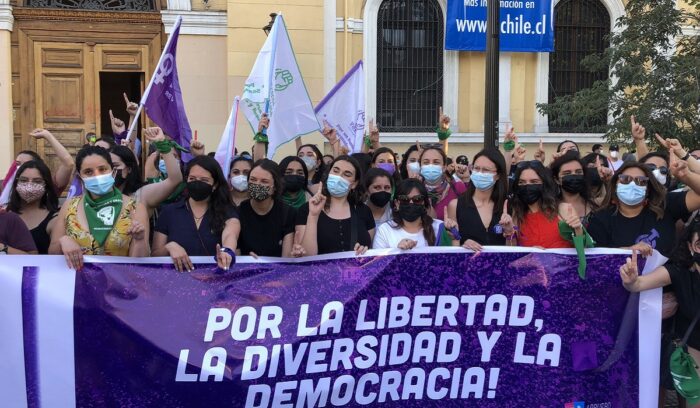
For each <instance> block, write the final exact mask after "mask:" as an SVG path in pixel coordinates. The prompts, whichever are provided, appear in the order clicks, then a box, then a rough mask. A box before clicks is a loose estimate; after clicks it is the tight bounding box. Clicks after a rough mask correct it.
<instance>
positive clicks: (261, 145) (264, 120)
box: [253, 113, 270, 162]
mask: <svg viewBox="0 0 700 408" xmlns="http://www.w3.org/2000/svg"><path fill="white" fill-rule="evenodd" d="M269 127H270V119H269V118H268V117H267V113H263V114H262V116H261V117H260V121H259V122H258V133H256V134H255V138H254V140H255V146H254V148H253V162H256V161H258V160H260V159H264V158H265V157H266V156H267V136H265V135H263V130H265V129H268V128H269Z"/></svg>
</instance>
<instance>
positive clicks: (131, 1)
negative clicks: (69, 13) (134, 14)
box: [24, 0, 155, 11]
mask: <svg viewBox="0 0 700 408" xmlns="http://www.w3.org/2000/svg"><path fill="white" fill-rule="evenodd" d="M24 5H25V6H26V7H36V8H57V9H70V10H102V11H153V10H155V4H154V0H26V1H25V2H24Z"/></svg>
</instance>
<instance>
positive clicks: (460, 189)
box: [435, 181, 467, 221]
mask: <svg viewBox="0 0 700 408" xmlns="http://www.w3.org/2000/svg"><path fill="white" fill-rule="evenodd" d="M465 191H467V185H466V184H464V183H463V182H461V181H455V182H454V183H452V184H450V190H449V191H448V192H447V195H445V198H443V199H442V200H440V201H438V202H437V204H435V215H437V219H438V220H443V221H444V220H445V209H447V206H448V205H449V204H450V201H452V200H454V199H456V198H457V197H459V196H460V194H462V193H464V192H465Z"/></svg>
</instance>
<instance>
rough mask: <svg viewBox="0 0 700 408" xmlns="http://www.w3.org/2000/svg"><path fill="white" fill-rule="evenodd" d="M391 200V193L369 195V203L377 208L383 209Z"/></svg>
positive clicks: (383, 192)
mask: <svg viewBox="0 0 700 408" xmlns="http://www.w3.org/2000/svg"><path fill="white" fill-rule="evenodd" d="M389 200H391V193H390V192H388V191H379V192H376V193H372V194H370V195H369V201H370V202H371V203H372V204H374V205H376V206H377V207H379V208H382V207H384V206H385V205H387V203H388V202H389Z"/></svg>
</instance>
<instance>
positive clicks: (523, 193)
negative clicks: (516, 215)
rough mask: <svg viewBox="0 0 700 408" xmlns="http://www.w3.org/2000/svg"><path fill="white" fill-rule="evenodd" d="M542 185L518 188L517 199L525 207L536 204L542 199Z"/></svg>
mask: <svg viewBox="0 0 700 408" xmlns="http://www.w3.org/2000/svg"><path fill="white" fill-rule="evenodd" d="M542 189H543V186H542V184H528V185H526V186H518V198H519V199H520V201H522V202H524V203H525V204H527V205H530V204H534V203H536V202H537V201H538V200H539V199H540V198H542Z"/></svg>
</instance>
